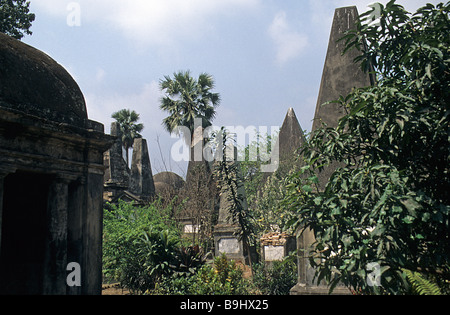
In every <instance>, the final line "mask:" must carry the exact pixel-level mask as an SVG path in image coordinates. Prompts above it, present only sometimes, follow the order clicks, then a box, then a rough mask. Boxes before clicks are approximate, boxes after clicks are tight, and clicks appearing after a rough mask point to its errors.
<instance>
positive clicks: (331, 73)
mask: <svg viewBox="0 0 450 315" xmlns="http://www.w3.org/2000/svg"><path fill="white" fill-rule="evenodd" d="M358 16H359V15H358V10H357V8H356V7H355V6H352V7H344V8H338V9H336V11H335V16H334V20H333V25H332V28H331V35H330V41H329V45H328V51H327V56H326V60H325V65H324V69H323V75H322V81H321V85H320V91H319V97H318V101H317V107H316V112H315V118H314V123H313V130H312V131H313V132H314V131H315V130H317V129H318V128H320V127H321V126H322V123H326V124H327V125H328V127H336V126H337V125H338V121H339V120H340V119H341V118H342V117H343V116H344V115H345V111H344V109H342V108H341V107H339V105H338V104H335V103H330V104H326V105H324V104H325V103H327V102H329V101H333V100H337V99H339V97H340V96H346V95H348V94H349V93H350V92H351V91H352V89H354V88H361V87H366V86H370V85H373V84H374V80H373V78H372V77H371V76H370V75H369V74H366V73H364V72H363V71H362V70H361V68H360V65H359V64H356V63H355V62H354V59H355V58H356V57H357V56H358V54H359V52H357V51H356V50H350V51H348V52H347V53H346V54H345V55H343V52H344V48H345V47H344V46H345V41H338V40H339V39H341V38H342V37H343V36H344V35H345V32H346V31H348V30H352V29H355V28H356V22H357V21H358ZM337 166H338V165H337V164H333V165H330V166H329V167H328V168H325V170H324V171H323V172H321V173H319V174H318V177H319V189H324V187H325V185H326V183H327V182H328V179H329V178H330V176H331V175H332V173H333V172H334V170H335V169H336V167H337ZM314 242H315V238H314V233H313V231H310V230H305V231H304V232H303V233H302V234H301V235H300V237H299V238H298V239H297V248H298V252H299V259H298V267H299V272H298V274H299V279H298V284H297V285H296V286H295V287H294V288H292V289H291V294H294V295H296V294H299V295H300V294H328V287H327V286H326V285H325V284H322V283H321V284H319V285H317V283H315V282H314V281H313V278H314V274H315V270H314V269H313V268H312V267H311V266H310V263H309V257H308V256H309V255H308V253H309V251H310V249H311V246H312V244H313V243H314ZM334 293H335V294H348V293H349V291H348V290H347V289H346V288H343V287H338V288H336V289H335V291H334Z"/></svg>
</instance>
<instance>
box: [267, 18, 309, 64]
mask: <svg viewBox="0 0 450 315" xmlns="http://www.w3.org/2000/svg"><path fill="white" fill-rule="evenodd" d="M269 35H270V37H271V38H272V40H273V42H274V43H275V46H276V50H277V58H276V60H277V63H279V64H281V65H283V64H285V63H286V62H288V61H289V60H291V59H294V58H296V57H297V56H299V55H300V54H301V53H302V52H303V51H304V49H305V48H306V47H307V46H308V37H307V36H306V35H304V34H301V33H300V32H298V31H295V30H293V29H291V27H290V26H289V24H288V21H287V15H286V12H284V11H280V12H278V13H277V14H276V15H275V18H274V19H273V21H272V24H271V25H270V27H269Z"/></svg>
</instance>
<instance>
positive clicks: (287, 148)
mask: <svg viewBox="0 0 450 315" xmlns="http://www.w3.org/2000/svg"><path fill="white" fill-rule="evenodd" d="M305 142H306V140H305V134H304V133H303V130H302V128H301V126H300V123H299V122H298V119H297V116H296V115H295V111H294V109H293V108H289V110H288V112H287V114H286V118H285V119H284V122H283V125H282V126H281V129H280V133H279V136H278V143H279V145H278V146H275V148H278V150H279V159H280V167H283V165H286V166H287V167H291V166H292V164H293V163H294V162H295V161H294V160H295V158H296V157H298V150H299V149H300V147H301V146H302V145H303V144H304V143H305Z"/></svg>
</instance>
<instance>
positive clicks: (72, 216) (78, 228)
mask: <svg viewBox="0 0 450 315" xmlns="http://www.w3.org/2000/svg"><path fill="white" fill-rule="evenodd" d="M85 184H86V182H85V180H77V181H74V182H72V183H70V185H69V210H68V216H67V263H68V264H69V263H77V264H79V265H80V266H82V262H83V226H84V224H83V212H84V211H85V209H86V199H85V195H86V193H85ZM83 272H84V268H83V267H81V287H77V286H73V287H68V288H67V294H68V295H80V294H82V288H83V286H84V285H85V275H84V274H83Z"/></svg>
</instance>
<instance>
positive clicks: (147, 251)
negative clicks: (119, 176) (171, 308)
mask: <svg viewBox="0 0 450 315" xmlns="http://www.w3.org/2000/svg"><path fill="white" fill-rule="evenodd" d="M109 208H110V210H104V231H103V273H104V276H105V278H106V279H107V280H109V281H118V282H120V283H121V285H122V286H123V287H126V288H128V289H130V290H131V291H132V292H138V293H143V292H146V291H147V290H150V289H153V287H154V285H155V283H156V282H157V281H158V280H159V278H160V277H161V276H162V275H164V274H166V273H170V272H172V270H171V268H172V267H171V266H172V265H174V266H177V253H178V245H179V240H180V234H179V231H178V229H177V226H176V223H175V221H173V220H172V219H170V216H169V213H170V211H169V210H170V209H163V210H158V209H157V207H156V206H155V205H149V206H147V207H135V206H133V205H132V204H128V203H125V202H119V204H118V205H109Z"/></svg>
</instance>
